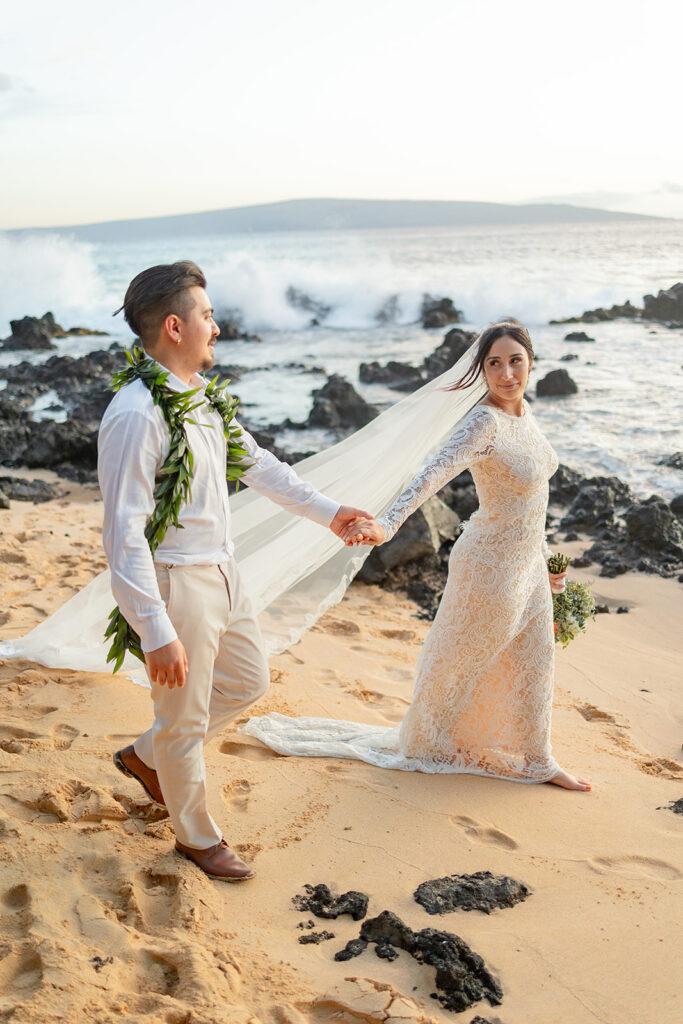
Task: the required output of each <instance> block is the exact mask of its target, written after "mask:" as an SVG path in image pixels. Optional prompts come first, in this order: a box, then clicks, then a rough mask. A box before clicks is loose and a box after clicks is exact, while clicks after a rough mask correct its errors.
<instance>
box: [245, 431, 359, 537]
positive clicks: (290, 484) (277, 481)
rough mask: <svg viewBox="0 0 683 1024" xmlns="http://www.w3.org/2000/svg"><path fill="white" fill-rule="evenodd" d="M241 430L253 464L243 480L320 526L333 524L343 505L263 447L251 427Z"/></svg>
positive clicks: (279, 503) (294, 513)
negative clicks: (317, 488) (252, 432)
mask: <svg viewBox="0 0 683 1024" xmlns="http://www.w3.org/2000/svg"><path fill="white" fill-rule="evenodd" d="M240 429H241V431H242V436H241V437H240V441H241V443H242V444H243V445H244V447H245V448H246V450H247V461H248V462H250V463H251V466H250V468H249V469H248V470H247V471H246V473H245V474H244V476H243V477H242V482H243V483H245V484H248V486H249V487H253V489H254V490H255V491H258V492H259V494H263V495H265V496H266V497H267V498H270V500H271V501H274V502H275V503H276V504H277V505H281V506H282V507H283V508H286V509H287V511H288V512H291V513H292V515H295V516H304V517H305V518H307V519H312V520H313V522H315V523H319V524H320V526H330V524H331V523H332V520H333V519H334V517H335V516H336V514H337V512H338V511H339V509H340V507H341V506H340V504H339V502H338V501H333V500H332V499H331V498H328V497H326V496H325V495H324V494H321V493H320V491H316V489H315V487H313V485H312V484H309V483H306V481H305V480H302V479H301V477H300V476H298V475H297V474H296V473H295V472H294V470H293V469H292V467H291V466H288V465H287V463H286V462H280V460H279V459H276V458H275V456H274V455H273V454H272V452H269V451H268V450H267V449H266V448H261V447H260V446H259V445H258V444H257V443H256V440H255V439H254V438H253V437H252V436H251V434H250V433H249V432H248V431H247V430H244V428H243V427H240Z"/></svg>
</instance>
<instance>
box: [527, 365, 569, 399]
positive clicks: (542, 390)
mask: <svg viewBox="0 0 683 1024" xmlns="http://www.w3.org/2000/svg"><path fill="white" fill-rule="evenodd" d="M578 390H579V388H578V385H577V384H576V382H575V381H573V380H572V378H571V377H570V376H569V374H568V373H567V371H566V370H551V371H550V373H547V374H546V375H545V377H543V378H542V379H541V380H539V381H538V383H537V384H536V394H537V395H538V397H539V398H556V397H562V396H565V395H575V394H576V393H577V391H578Z"/></svg>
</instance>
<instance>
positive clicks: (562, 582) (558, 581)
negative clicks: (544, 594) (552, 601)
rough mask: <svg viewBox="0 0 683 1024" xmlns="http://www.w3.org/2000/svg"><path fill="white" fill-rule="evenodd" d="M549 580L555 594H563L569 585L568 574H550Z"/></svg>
mask: <svg viewBox="0 0 683 1024" xmlns="http://www.w3.org/2000/svg"><path fill="white" fill-rule="evenodd" d="M548 579H549V580H550V589H551V590H552V592H553V594H562V593H564V589H565V587H566V585H567V573H566V572H549V573H548Z"/></svg>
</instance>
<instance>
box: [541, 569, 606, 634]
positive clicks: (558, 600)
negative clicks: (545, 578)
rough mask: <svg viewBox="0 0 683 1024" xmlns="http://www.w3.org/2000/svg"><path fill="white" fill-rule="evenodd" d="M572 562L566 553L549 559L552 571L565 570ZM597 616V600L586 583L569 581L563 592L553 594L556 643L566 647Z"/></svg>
mask: <svg viewBox="0 0 683 1024" xmlns="http://www.w3.org/2000/svg"><path fill="white" fill-rule="evenodd" d="M570 562H571V558H567V556H566V555H561V554H555V555H552V556H551V557H550V558H549V559H548V570H549V571H550V572H553V573H555V572H564V571H565V570H566V568H567V566H568V565H569V563H570ZM594 618H595V601H594V600H593V595H592V594H591V592H590V590H589V589H588V587H587V586H586V585H585V583H574V582H573V581H571V580H568V581H567V585H566V587H565V589H564V590H563V592H562V593H561V594H553V628H554V630H555V643H556V644H557V643H560V644H562V646H563V647H566V646H567V644H568V643H569V641H570V640H573V639H574V637H575V636H576V635H577V634H578V633H579V632H584V631H585V629H586V623H587V622H588V620H589V619H594Z"/></svg>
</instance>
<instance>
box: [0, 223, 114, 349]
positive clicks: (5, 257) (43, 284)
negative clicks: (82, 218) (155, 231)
mask: <svg viewBox="0 0 683 1024" xmlns="http://www.w3.org/2000/svg"><path fill="white" fill-rule="evenodd" d="M0 280H1V281H2V289H0V336H5V335H6V334H9V321H10V320H16V319H20V318H21V317H23V316H42V315H43V313H45V312H46V311H47V310H52V311H53V312H54V314H55V317H56V318H57V320H59V321H61V322H63V326H65V327H68V326H74V325H76V326H80V325H85V326H88V327H95V328H104V329H107V328H108V327H109V326H110V322H111V310H112V305H111V303H112V296H111V294H110V292H109V288H108V286H107V282H106V277H105V275H104V274H103V273H102V272H101V271H100V270H99V268H98V266H97V263H96V261H95V258H94V247H93V246H91V245H89V244H87V243H85V242H79V241H76V240H75V239H73V238H67V237H64V236H60V235H52V234H50V235H38V234H25V235H9V234H3V233H0Z"/></svg>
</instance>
